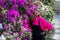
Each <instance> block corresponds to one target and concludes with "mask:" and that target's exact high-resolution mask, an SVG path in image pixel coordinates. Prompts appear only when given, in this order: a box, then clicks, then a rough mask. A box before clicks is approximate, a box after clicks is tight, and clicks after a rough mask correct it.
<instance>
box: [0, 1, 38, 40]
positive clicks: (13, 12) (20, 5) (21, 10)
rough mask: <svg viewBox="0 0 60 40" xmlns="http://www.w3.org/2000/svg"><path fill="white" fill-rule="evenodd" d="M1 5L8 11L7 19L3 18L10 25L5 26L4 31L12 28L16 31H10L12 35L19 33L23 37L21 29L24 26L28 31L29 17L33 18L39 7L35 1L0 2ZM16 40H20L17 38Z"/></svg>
mask: <svg viewBox="0 0 60 40" xmlns="http://www.w3.org/2000/svg"><path fill="white" fill-rule="evenodd" d="M0 5H1V6H2V8H4V9H5V10H7V11H6V14H7V15H5V16H7V18H6V19H4V18H3V19H4V20H8V21H7V22H8V23H5V24H4V27H3V29H4V30H6V29H8V28H10V29H13V30H14V31H12V30H10V31H9V33H10V34H11V33H14V32H17V33H18V34H19V35H22V33H23V32H22V31H21V30H20V29H19V28H20V27H21V26H22V27H23V29H24V30H26V29H28V26H29V22H28V20H29V17H28V15H30V16H32V15H33V13H34V11H35V9H36V8H37V6H36V5H35V4H34V1H33V0H0ZM7 8H8V9H7ZM0 20H2V19H0ZM3 23H4V22H3ZM18 23H19V24H18ZM8 24H10V25H8ZM17 24H18V25H17ZM11 25H12V26H11ZM10 26H11V27H10ZM21 29H22V28H21ZM17 30H18V31H17ZM15 39H16V40H18V38H17V37H16V38H15Z"/></svg>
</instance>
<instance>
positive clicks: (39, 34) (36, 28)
mask: <svg viewBox="0 0 60 40" xmlns="http://www.w3.org/2000/svg"><path fill="white" fill-rule="evenodd" d="M39 10H40V9H36V10H35V13H34V15H33V17H32V19H30V21H29V27H31V28H32V40H45V31H46V30H49V31H50V30H52V29H53V27H52V24H50V23H49V22H48V21H47V20H46V19H44V18H43V17H41V16H40V13H39V12H40V11H39Z"/></svg>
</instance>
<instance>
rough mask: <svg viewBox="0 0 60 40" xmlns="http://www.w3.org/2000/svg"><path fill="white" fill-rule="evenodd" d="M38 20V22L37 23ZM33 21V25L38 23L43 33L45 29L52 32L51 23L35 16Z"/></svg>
mask: <svg viewBox="0 0 60 40" xmlns="http://www.w3.org/2000/svg"><path fill="white" fill-rule="evenodd" d="M38 20H39V21H38ZM32 21H33V25H39V23H38V22H40V27H41V29H42V30H43V31H45V30H46V29H48V30H52V29H53V26H52V24H51V23H49V22H48V21H47V20H46V19H44V18H43V17H41V16H37V17H36V18H35V19H33V20H32Z"/></svg>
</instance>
